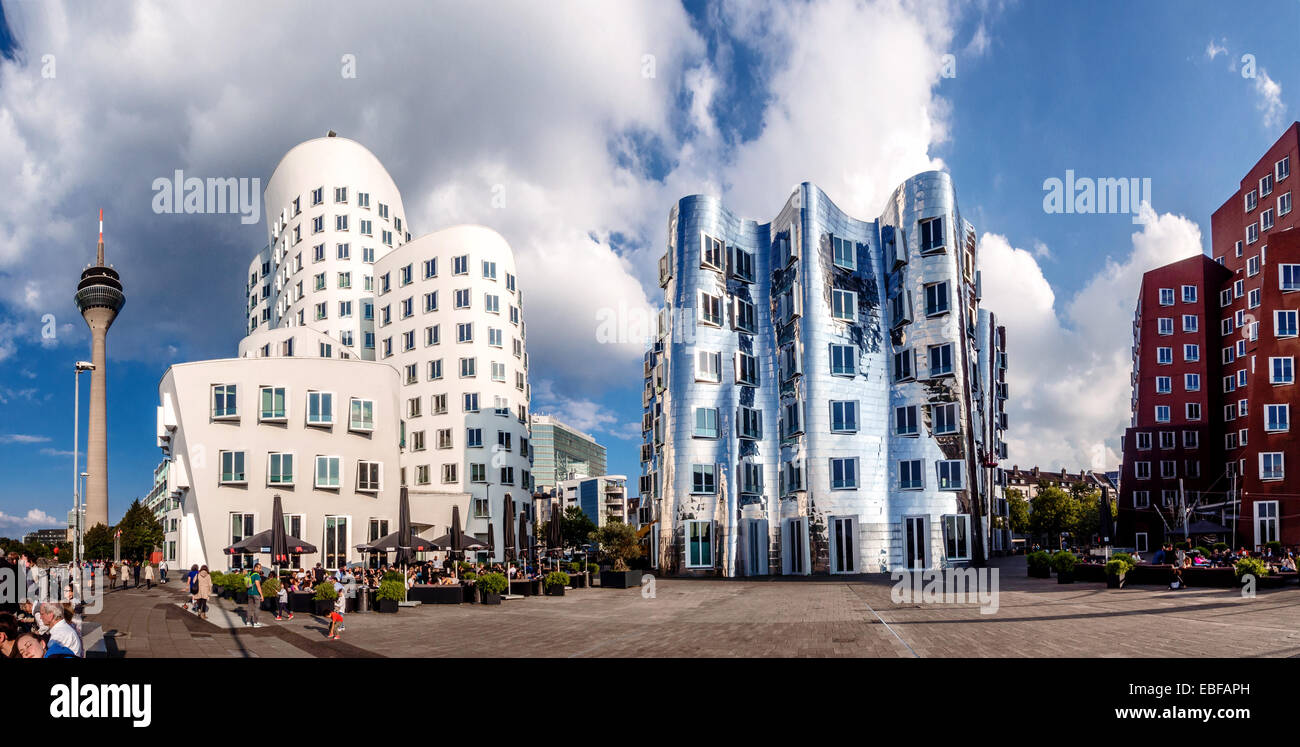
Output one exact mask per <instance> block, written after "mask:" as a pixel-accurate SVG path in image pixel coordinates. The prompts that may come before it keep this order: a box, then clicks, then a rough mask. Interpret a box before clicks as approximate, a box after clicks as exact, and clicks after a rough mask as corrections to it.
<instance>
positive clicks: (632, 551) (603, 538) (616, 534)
mask: <svg viewBox="0 0 1300 747" xmlns="http://www.w3.org/2000/svg"><path fill="white" fill-rule="evenodd" d="M591 537H592V539H594V540H595V541H596V544H598V545H600V551H601V553H603V554H604V556H605V557H606V558H607V559H609V560H610V562H611V563H612V564H613V568H612V569H610V570H608V571H601V572H600V585H601V587H603V588H608V589H634V588H637V587H639V586H640V585H641V572H640V571H634V570H631V569H629V568H628V565H627V561H629V560H634V559H636V558H639V557H641V542H640V541H639V540H638V539H637V536H636V530H634V529H633V528H632V527H631V525H629V524H624V523H623V522H621V521H618V520H617V519H612V520H610V522H609V523H608V524H606V525H605V526H603V527H601V528H600V529H597V530H596V531H594V532H592V533H591Z"/></svg>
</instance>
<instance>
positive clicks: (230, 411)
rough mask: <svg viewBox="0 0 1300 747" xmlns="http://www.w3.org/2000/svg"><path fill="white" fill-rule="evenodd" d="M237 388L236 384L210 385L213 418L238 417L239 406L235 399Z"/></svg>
mask: <svg viewBox="0 0 1300 747" xmlns="http://www.w3.org/2000/svg"><path fill="white" fill-rule="evenodd" d="M238 389H239V385H238V384H217V385H215V386H213V387H212V417H213V418H214V419H220V418H236V417H239V407H238V403H237V401H236V400H237V396H236V395H237V394H238Z"/></svg>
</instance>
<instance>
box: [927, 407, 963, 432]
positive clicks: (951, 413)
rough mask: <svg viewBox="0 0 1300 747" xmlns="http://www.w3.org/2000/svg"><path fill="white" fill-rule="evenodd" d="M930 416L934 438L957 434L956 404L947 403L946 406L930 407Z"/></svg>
mask: <svg viewBox="0 0 1300 747" xmlns="http://www.w3.org/2000/svg"><path fill="white" fill-rule="evenodd" d="M930 414H931V417H932V418H933V419H934V421H933V426H934V434H935V435H936V436H939V435H943V434H946V433H956V432H957V430H958V422H957V403H956V402H949V403H948V404H946V405H932V406H931V411H930Z"/></svg>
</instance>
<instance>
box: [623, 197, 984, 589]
mask: <svg viewBox="0 0 1300 747" xmlns="http://www.w3.org/2000/svg"><path fill="white" fill-rule="evenodd" d="M932 219H939V221H938V222H933V223H932V222H930V221H931V220H932ZM922 222H925V226H922ZM923 232H924V233H925V234H926V236H925V238H923V236H922V233H923ZM974 237H975V235H974V230H973V228H971V227H970V226H969V224H967V223H965V222H964V221H962V220H961V217H960V215H959V213H958V210H957V203H956V197H955V194H954V192H953V188H952V183H951V179H950V177H949V176H948V174H946V173H942V172H927V173H923V174H920V175H918V176H916V177H913V178H912V179H910V180H908V181H907V182H906V183H904V184H903V185H902V186H900V187H899V188H898V189H897V190H896V191H895V192H894V194H893V195H892V196H891V198H890V200H889V201H888V204H887V207H886V210H885V213H884V215H882V216H881V217H880V218H879V219H878V220H874V221H863V220H859V219H856V218H853V217H850V216H848V215H846V214H844V213H843V212H842V211H841V210H839V209H838V208H837V207H836V206H835V205H834V204H833V203H831V201H830V200H829V199H828V198H827V196H826V195H825V193H823V192H822V191H821V190H819V189H818V188H816V187H815V186H813V185H811V184H807V183H805V184H802V185H800V187H799V188H798V189H797V190H796V191H795V193H794V194H793V195H791V197H790V199H789V201H788V202H787V203H786V205H785V206H784V207H783V208H782V210H781V211H780V212H779V213H778V215H777V217H776V218H775V219H774V220H773V221H771V222H770V223H764V224H759V223H756V222H754V221H752V220H745V219H742V218H739V217H737V216H735V215H733V214H732V213H731V212H730V211H728V210H727V209H726V208H725V207H724V206H723V205H722V204H721V203H720V202H719V201H718V200H717V199H715V198H711V197H705V196H698V195H696V196H689V197H685V198H683V199H682V200H680V201H679V202H678V204H677V205H676V206H674V207H673V209H672V210H671V211H670V214H669V232H668V252H667V253H666V254H665V255H664V257H663V258H662V259H661V261H660V281H661V286H662V287H663V288H664V308H663V310H662V311H661V313H660V320H659V322H660V324H659V329H658V335H657V339H656V341H655V342H654V343H653V345H652V346H651V349H650V350H649V351H648V352H647V354H646V361H645V376H646V387H645V392H644V395H643V404H644V405H645V415H644V419H643V430H644V431H645V439H644V443H643V445H642V454H641V456H642V462H643V470H642V473H643V474H642V477H641V484H640V489H641V490H640V492H641V494H642V496H647V495H648V496H650V497H652V499H653V500H654V507H655V508H654V511H655V515H656V516H657V517H658V519H659V521H658V523H657V524H656V526H655V530H653V531H652V533H651V553H652V558H653V562H655V563H656V565H657V566H658V567H659V568H661V569H663V570H665V571H667V572H670V573H690V574H696V573H698V574H721V575H725V576H735V575H762V574H768V573H785V574H807V573H820V572H831V573H853V572H871V571H882V570H889V569H891V568H894V567H899V566H901V565H903V564H905V563H908V558H909V557H911V558H913V560H912V562H911V563H910V565H913V566H924V567H935V566H939V565H943V564H946V563H949V562H966V561H967V560H969V559H971V557H972V556H973V555H977V554H979V552H978V551H979V550H983V549H986V547H987V543H986V540H987V538H988V536H989V535H988V531H987V530H988V526H989V524H988V508H987V507H988V506H990V505H991V500H990V498H991V494H990V493H988V492H987V491H989V490H990V486H993V485H995V484H996V476H993V477H989V476H986V475H984V472H985V470H986V468H988V465H987V464H986V463H987V462H988V459H989V458H988V457H987V456H985V455H986V454H997V453H998V452H999V451H1003V452H1004V450H1005V447H1000V448H999V447H998V446H997V442H998V440H999V437H1000V429H1001V427H1004V425H1005V419H1004V418H993V417H991V416H990V414H991V413H992V412H993V410H992V409H991V407H992V406H996V403H992V405H990V403H989V402H987V401H986V400H985V399H982V398H984V397H986V396H988V394H989V391H988V387H985V386H983V385H982V382H981V377H980V374H979V365H978V361H979V356H980V353H981V345H984V346H988V345H991V344H992V342H993V341H994V339H995V335H993V334H990V335H988V336H986V337H985V338H983V339H984V340H985V341H984V342H981V338H980V337H979V336H978V335H977V326H978V319H977V308H978V297H977V289H978V278H977V274H976V272H975V269H974V268H975V240H974ZM927 297H929V298H930V299H931V301H930V303H929V308H927ZM750 304H752V313H751V311H750V308H749V305H750ZM927 311H929V312H932V313H927ZM931 346H948V347H947V354H946V355H944V354H942V351H940V353H939V354H937V355H938V357H937V358H936V359H935V361H936V363H937V364H938V365H937V367H936V368H935V370H933V371H932V370H931V369H930V366H929V363H930V358H929V356H930V352H929V351H930V348H931ZM896 354H901V355H906V356H910V361H911V363H910V366H909V368H910V371H901V372H898V373H900V374H903V375H901V376H896V375H895V374H896V372H895V370H894V366H895V356H896ZM988 355H991V353H989V352H985V356H986V357H987V356H988ZM747 356H752V361H749V362H748V363H746V357H747ZM1003 360H1004V358H1003ZM986 380H987V379H986ZM945 406H946V407H945ZM899 407H915V418H914V419H913V420H912V422H914V423H915V432H914V433H911V432H908V431H909V429H908V428H904V429H903V430H902V431H901V432H900V431H899V429H898V428H897V427H896V423H897V421H896V417H897V416H896V408H899ZM936 408H941V409H942V416H941V417H940V416H936V415H935V412H936ZM936 417H940V420H941V421H942V423H941V427H940V428H938V429H936V424H935V422H934V420H935V418H936ZM974 420H979V421H980V422H978V423H975V422H973V421H974ZM936 430H938V431H940V432H936ZM986 433H987V434H988V435H985V434H986ZM977 437H978V438H977ZM912 460H919V463H913V461H912ZM941 461H944V462H949V464H947V465H945V467H944V468H943V469H944V470H945V473H944V474H945V476H946V479H947V480H948V481H949V484H947V485H945V486H941V485H940V484H939V478H940V472H939V470H940V467H939V466H938V463H939V462H941ZM902 462H908V464H907V465H902V464H900V463H902ZM913 468H917V469H918V471H917V472H915V473H914V472H912V469H913ZM903 470H907V475H906V476H905V475H903V474H900V473H901V472H902V471H903ZM990 474H992V473H990ZM905 478H906V479H905ZM976 494H978V495H976ZM982 507H983V508H982ZM972 513H975V514H982V516H972ZM958 514H960V515H964V516H965V519H962V520H958V521H957V523H956V524H954V523H953V522H951V521H949V522H945V519H944V517H946V516H951V515H958ZM909 519H911V520H912V521H911V522H909V521H908V520H909ZM972 520H974V521H972ZM962 522H964V523H962ZM946 523H947V524H949V525H950V526H949V528H950V529H952V530H953V531H951V532H945V524H946ZM972 525H973V526H972ZM909 527H910V528H912V530H913V534H912V542H911V544H910V545H909V544H908V541H907V530H908V528H909ZM950 535H952V536H950ZM957 535H961V537H958V536H957ZM973 545H977V546H978V549H975V550H973V549H972V546H973Z"/></svg>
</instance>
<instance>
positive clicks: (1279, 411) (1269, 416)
mask: <svg viewBox="0 0 1300 747" xmlns="http://www.w3.org/2000/svg"><path fill="white" fill-rule="evenodd" d="M1264 430H1265V431H1268V432H1270V433H1276V432H1280V431H1286V430H1290V409H1289V407H1288V406H1287V405H1264Z"/></svg>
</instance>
